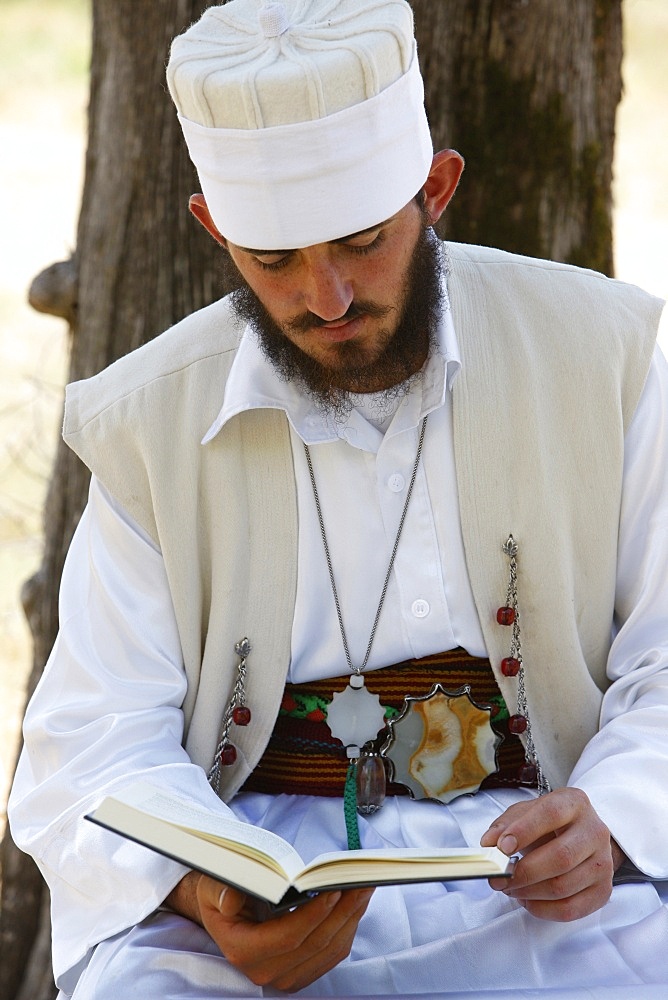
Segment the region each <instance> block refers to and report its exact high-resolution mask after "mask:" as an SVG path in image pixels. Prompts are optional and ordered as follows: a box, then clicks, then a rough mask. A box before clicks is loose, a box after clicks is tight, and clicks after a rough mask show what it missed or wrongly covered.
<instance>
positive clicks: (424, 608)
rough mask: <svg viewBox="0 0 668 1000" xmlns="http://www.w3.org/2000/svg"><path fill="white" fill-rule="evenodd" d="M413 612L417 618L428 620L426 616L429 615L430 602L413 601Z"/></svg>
mask: <svg viewBox="0 0 668 1000" xmlns="http://www.w3.org/2000/svg"><path fill="white" fill-rule="evenodd" d="M411 611H412V612H413V614H414V615H415V617H416V618H426V616H427V615H428V614H429V611H430V608H429V601H423V600H418V601H413V604H412V606H411Z"/></svg>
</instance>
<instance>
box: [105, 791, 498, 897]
mask: <svg viewBox="0 0 668 1000" xmlns="http://www.w3.org/2000/svg"><path fill="white" fill-rule="evenodd" d="M86 819H88V820H91V821H92V822H93V823H97V824H98V825H99V826H103V827H105V828H106V829H108V830H113V831H114V832H115V833H119V834H122V835H123V836H124V837H127V838H128V839H129V840H133V841H135V842H136V843H138V844H142V845H144V846H145V847H150V848H151V849H152V850H154V851H157V852H158V853H159V854H164V855H166V856H167V857H168V858H173V859H174V860H176V861H180V862H181V863H182V864H185V865H187V866H188V867H189V868H193V869H196V870H198V871H201V872H204V873H205V874H207V875H211V876H213V877H214V878H216V879H219V880H220V881H222V882H226V883H228V884H229V885H233V886H236V887H237V888H239V889H242V890H243V891H244V892H248V893H250V894H251V895H253V896H257V897H258V898H259V899H262V900H265V901H266V902H268V903H269V904H270V906H271V908H272V909H278V910H281V909H285V908H287V907H291V906H295V905H297V904H298V903H299V902H302V901H305V900H306V899H308V898H310V897H311V896H312V895H314V894H316V893H318V892H322V891H324V890H329V889H346V888H353V887H360V886H377V885H390V884H396V883H400V882H437V881H447V880H451V879H464V878H491V877H497V876H504V875H506V876H509V875H511V874H512V870H513V867H514V862H513V860H512V859H509V858H507V857H506V856H505V854H502V853H501V851H499V850H497V848H496V847H461V848H458V847H455V848H436V849H434V850H433V851H429V852H425V851H423V850H420V849H417V848H397V849H394V848H381V849H376V850H368V851H341V852H337V853H330V854H321V855H320V856H319V857H317V858H315V859H314V860H313V861H312V862H311V863H310V864H307V865H305V864H304V862H303V860H302V858H301V857H300V856H299V854H298V853H297V851H295V849H294V848H293V847H292V845H291V844H289V843H288V842H287V841H285V840H283V838H282V837H279V836H277V835H276V834H275V833H271V832H270V831H268V830H262V829H259V828H257V827H254V826H251V825H250V824H248V823H242V822H239V821H237V820H235V819H228V818H227V816H221V815H220V814H218V813H215V812H207V811H206V810H204V809H201V808H198V807H194V806H192V805H191V804H190V803H188V802H186V801H185V800H183V799H181V798H179V797H178V796H175V795H171V794H168V793H166V792H164V791H163V790H162V789H158V788H154V787H153V786H152V785H150V784H147V783H145V782H140V783H137V784H135V785H132V786H131V787H130V788H128V789H126V790H124V791H123V792H122V793H119V794H118V795H116V796H114V797H107V798H106V799H104V800H103V801H102V803H101V804H100V805H99V806H98V808H97V809H95V810H94V811H93V812H92V813H90V814H89V815H88V816H86Z"/></svg>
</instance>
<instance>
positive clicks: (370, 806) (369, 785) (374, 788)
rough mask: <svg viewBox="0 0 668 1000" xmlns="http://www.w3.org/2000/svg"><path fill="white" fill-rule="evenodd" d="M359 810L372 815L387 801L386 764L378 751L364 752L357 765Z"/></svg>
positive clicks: (362, 813)
mask: <svg viewBox="0 0 668 1000" xmlns="http://www.w3.org/2000/svg"><path fill="white" fill-rule="evenodd" d="M356 781H357V811H358V813H360V814H361V815H362V816H371V815H372V814H373V813H375V812H378V810H379V809H380V808H381V806H382V805H383V802H384V801H385V784H386V782H385V764H384V763H383V758H382V757H381V756H380V755H379V754H377V753H367V752H362V756H361V757H360V758H359V760H358V761H357V765H356Z"/></svg>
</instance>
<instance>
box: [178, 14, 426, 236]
mask: <svg viewBox="0 0 668 1000" xmlns="http://www.w3.org/2000/svg"><path fill="white" fill-rule="evenodd" d="M167 81H168V85H169V89H170V93H171V95H172V97H173V99H174V102H175V104H176V107H177V110H178V113H179V120H180V122H181V126H182V128H183V132H184V135H185V138H186V142H187V144H188V150H189V152H190V156H191V159H192V161H193V163H194V164H195V166H196V168H197V171H198V174H199V179H200V183H201V186H202V191H203V193H204V196H205V198H206V200H207V204H208V206H209V210H210V212H211V215H212V217H213V220H214V222H215V224H216V226H217V227H218V229H219V230H220V232H221V233H222V234H223V235H224V236H225V237H227V238H228V239H229V240H231V241H232V242H233V243H236V244H237V245H239V246H243V247H248V248H254V249H263V250H273V249H294V248H297V247H303V246H310V245H312V244H314V243H321V242H325V241H327V240H333V239H337V238H340V237H342V236H346V235H348V234H351V233H355V232H358V231H359V230H361V229H366V228H368V227H370V226H373V225H376V223H378V222H381V221H383V220H384V219H387V218H389V217H390V216H392V215H394V214H395V213H396V212H397V211H399V209H400V208H402V207H403V206H404V205H406V204H407V203H408V202H409V201H410V200H411V198H413V197H414V196H415V194H416V193H417V192H418V191H419V190H420V188H421V187H422V185H423V184H424V182H425V180H426V178H427V174H428V173H429V168H430V165H431V160H432V154H433V149H432V142H431V136H430V133H429V127H428V124H427V119H426V115H425V110H424V90H423V84H422V78H421V76H420V71H419V66H418V61H417V54H416V46H415V40H414V37H413V15H412V11H411V8H410V6H409V5H408V3H406V2H405V0H284V2H282V3H266V2H264V0H230V2H229V3H227V4H224V5H223V6H220V7H210V8H209V9H208V10H207V11H205V13H204V14H203V16H202V18H201V19H200V20H199V21H198V22H197V23H196V24H194V25H193V26H192V27H191V28H189V29H188V30H187V31H186V32H184V33H183V34H182V35H179V36H178V37H177V38H176V39H175V40H174V42H173V44H172V49H171V54H170V60H169V65H168V67H167Z"/></svg>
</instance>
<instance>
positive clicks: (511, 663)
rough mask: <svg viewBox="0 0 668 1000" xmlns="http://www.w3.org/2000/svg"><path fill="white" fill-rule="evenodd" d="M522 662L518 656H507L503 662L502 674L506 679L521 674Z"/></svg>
mask: <svg viewBox="0 0 668 1000" xmlns="http://www.w3.org/2000/svg"><path fill="white" fill-rule="evenodd" d="M520 666H521V664H520V661H519V660H518V659H517V657H516V656H506V658H505V660H501V673H502V674H503V676H504V677H516V676H517V674H519V672H520Z"/></svg>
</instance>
